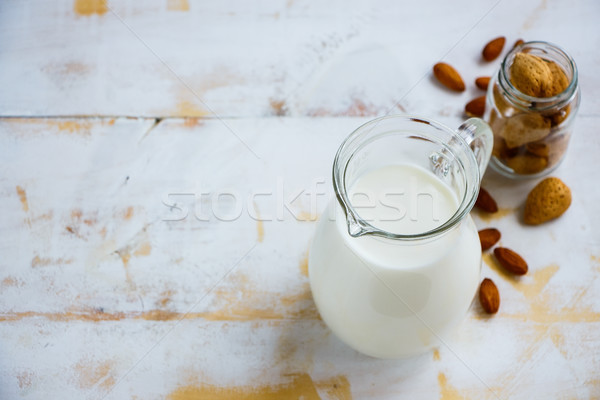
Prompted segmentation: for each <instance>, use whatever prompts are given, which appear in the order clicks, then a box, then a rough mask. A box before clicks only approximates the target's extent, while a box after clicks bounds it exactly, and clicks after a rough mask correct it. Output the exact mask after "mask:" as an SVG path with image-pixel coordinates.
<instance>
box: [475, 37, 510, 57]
mask: <svg viewBox="0 0 600 400" xmlns="http://www.w3.org/2000/svg"><path fill="white" fill-rule="evenodd" d="M504 43H506V38H505V37H504V36H500V37H497V38H496V39H493V40H492V41H490V42H489V43H488V44H486V45H485V47H484V48H483V51H482V52H481V55H482V56H483V59H484V60H485V61H493V60H495V59H496V58H498V56H499V55H500V53H502V49H503V48H504Z"/></svg>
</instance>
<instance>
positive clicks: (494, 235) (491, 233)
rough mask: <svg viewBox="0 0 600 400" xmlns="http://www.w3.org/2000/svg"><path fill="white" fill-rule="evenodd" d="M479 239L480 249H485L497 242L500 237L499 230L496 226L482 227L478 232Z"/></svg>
mask: <svg viewBox="0 0 600 400" xmlns="http://www.w3.org/2000/svg"><path fill="white" fill-rule="evenodd" d="M478 233H479V241H480V242H481V251H485V250H487V249H489V248H490V247H492V246H493V245H495V244H496V243H498V241H499V240H500V237H502V235H501V234H500V231H499V230H498V229H496V228H487V229H482V230H480V231H479V232H478Z"/></svg>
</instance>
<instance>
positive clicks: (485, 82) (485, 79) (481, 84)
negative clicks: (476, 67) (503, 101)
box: [475, 76, 490, 90]
mask: <svg viewBox="0 0 600 400" xmlns="http://www.w3.org/2000/svg"><path fill="white" fill-rule="evenodd" d="M489 84H490V77H489V76H480V77H479V78H477V79H475V86H477V87H478V88H479V89H481V90H487V88H488V86H489Z"/></svg>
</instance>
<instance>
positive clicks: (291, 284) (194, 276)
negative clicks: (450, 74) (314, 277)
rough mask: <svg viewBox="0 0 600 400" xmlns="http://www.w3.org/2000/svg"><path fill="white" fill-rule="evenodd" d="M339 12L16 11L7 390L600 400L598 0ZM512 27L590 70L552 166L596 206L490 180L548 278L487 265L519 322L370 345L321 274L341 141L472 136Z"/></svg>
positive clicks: (3, 242)
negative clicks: (400, 116)
mask: <svg viewBox="0 0 600 400" xmlns="http://www.w3.org/2000/svg"><path fill="white" fill-rule="evenodd" d="M323 3H324V2H317V1H307V0H287V1H277V0H268V1H267V0H265V1H260V2H242V1H238V2H212V3H207V2H200V1H195V0H156V1H155V0H151V1H144V2H139V1H133V0H131V1H120V2H118V1H111V2H109V3H108V4H105V3H104V2H103V1H102V0H65V1H53V2H50V1H41V0H40V1H17V0H12V1H4V2H2V3H1V4H0V88H1V89H0V116H1V117H2V118H1V119H0V154H1V159H2V162H1V164H0V171H1V173H0V206H1V209H2V210H3V211H2V213H1V214H0V215H1V217H0V218H1V223H0V399H20V398H23V399H40V398H61V399H164V398H166V399H173V400H183V399H187V400H189V399H234V398H235V399H258V398H265V399H275V398H277V399H282V398H285V399H287V398H290V399H299V398H303V399H316V398H322V399H351V398H352V399H391V398H394V399H396V398H410V399H421V398H422V399H431V398H441V399H454V398H476V399H480V398H489V399H508V398H510V399H514V398H518V399H533V398H536V399H537V398H541V399H546V398H561V399H562V398H565V399H567V398H568V399H571V398H577V399H587V398H600V297H599V296H598V293H600V206H599V204H600V203H599V202H600V185H599V183H600V179H599V178H598V176H597V173H596V166H597V160H598V155H599V154H600V135H599V134H598V125H599V124H600V112H599V110H600V74H598V65H600V52H598V50H597V49H598V48H599V47H600V28H598V25H597V19H598V16H600V3H598V2H597V1H595V0H573V1H571V2H561V1H558V0H544V1H541V2H523V1H517V0H500V1H487V0H486V1H480V2H469V1H466V0H460V1H453V2H445V1H435V2H429V4H428V5H420V3H419V2H394V1H374V2H358V1H352V2H333V3H329V4H323ZM499 35H505V36H507V39H508V44H507V47H508V46H510V45H512V43H513V42H514V41H515V40H516V39H518V38H524V39H526V40H534V39H541V40H547V41H550V42H554V43H557V44H559V45H560V46H562V47H563V48H565V49H566V50H567V51H569V52H570V53H571V55H572V56H573V57H574V58H575V60H576V61H577V63H578V67H579V72H580V84H581V88H582V92H583V101H582V105H581V109H580V113H579V116H578V119H577V122H576V128H575V129H576V131H575V135H574V137H573V140H572V142H571V145H570V149H569V153H568V156H567V158H566V160H565V162H564V163H563V164H562V165H561V166H560V168H559V169H558V170H557V171H556V172H555V173H554V175H555V176H559V177H561V178H562V179H563V180H564V181H565V182H566V183H567V184H568V185H569V186H570V187H571V189H572V191H573V204H572V205H571V208H570V209H569V210H568V211H567V213H566V214H565V215H564V216H563V217H561V218H560V219H558V220H556V221H554V222H551V223H548V224H545V225H541V226H538V227H529V226H525V225H522V224H521V223H520V218H521V216H520V213H521V211H522V205H523V202H524V199H525V197H526V194H527V192H528V191H529V190H530V189H531V188H532V187H533V186H534V185H535V184H536V183H537V181H535V180H534V181H523V182H518V183H515V182H511V181H507V180H505V179H503V178H501V177H499V176H497V175H495V174H493V173H491V172H489V173H488V174H487V175H486V177H485V179H484V186H485V187H486V188H487V189H488V190H489V191H490V192H491V193H492V194H493V195H494V196H495V197H496V198H497V201H498V203H499V204H500V207H501V211H500V212H499V213H498V214H497V215H496V216H494V217H493V218H489V217H485V216H482V215H479V214H477V213H476V212H474V213H473V214H474V218H475V221H476V224H477V225H478V227H479V228H483V227H488V226H493V227H496V228H498V229H500V230H501V232H502V234H503V237H502V241H501V244H502V245H504V246H507V247H511V248H513V249H515V250H517V251H518V252H519V253H521V254H522V255H523V256H524V257H525V258H526V259H527V261H528V263H529V266H530V272H529V273H528V274H527V275H526V276H523V277H522V278H520V279H514V278H512V277H510V276H507V275H505V274H503V273H502V272H501V270H500V269H499V268H498V266H497V265H496V264H495V262H494V260H493V258H492V257H491V256H489V255H486V256H485V257H484V261H485V262H484V265H483V269H482V278H483V277H491V278H492V279H493V280H494V281H495V282H496V283H497V285H498V287H499V290H500V293H501V297H502V303H501V308H500V311H499V313H498V314H497V315H495V316H493V317H491V318H489V317H486V316H484V314H482V311H481V309H480V306H479V305H478V303H477V302H474V304H473V307H472V309H471V310H470V312H469V315H468V316H467V318H466V320H465V321H464V323H463V324H462V325H461V326H460V328H459V329H458V331H457V332H456V334H455V335H454V336H453V337H452V338H451V340H449V341H448V343H447V345H444V346H441V347H440V348H438V349H436V350H435V351H434V352H433V353H429V354H425V355H423V356H420V357H416V358H411V359H407V360H400V361H393V360H378V359H373V358H369V357H366V356H363V355H361V354H358V353H356V352H355V351H353V350H351V349H350V348H348V347H347V346H346V345H344V344H343V343H341V342H340V341H339V340H338V339H336V338H335V337H334V336H333V335H332V333H331V332H330V331H329V330H328V328H327V327H326V326H325V325H324V323H323V322H322V321H321V319H320V318H319V315H318V312H317V310H316V308H315V305H314V303H313V301H312V298H311V293H310V288H309V285H308V277H307V266H306V255H307V250H308V246H309V243H310V239H311V236H312V233H313V231H314V228H315V222H314V220H315V219H316V215H317V214H318V213H320V212H321V211H322V210H323V208H324V207H325V205H326V203H327V201H328V199H329V197H330V196H331V192H332V189H331V180H330V175H331V165H332V160H333V156H334V154H335V151H336V149H337V147H338V146H339V144H340V142H341V141H342V140H343V138H344V137H345V136H347V135H348V134H349V133H350V132H351V131H352V130H353V129H354V128H356V127H357V126H359V125H360V124H361V123H363V122H365V121H367V120H369V119H372V118H374V117H375V116H380V115H385V114H387V113H403V112H406V113H412V114H418V115H423V116H427V117H430V118H434V119H437V120H439V121H441V122H443V123H446V124H448V125H450V126H456V125H458V124H459V123H460V121H461V120H462V119H463V117H464V116H463V115H462V110H463V106H464V104H465V103H466V102H467V101H468V100H470V99H471V98H473V97H475V96H478V95H480V94H481V93H480V92H478V89H476V88H475V87H474V84H473V81H474V79H475V78H476V77H477V76H483V75H490V74H492V73H493V71H494V70H495V69H496V68H497V66H498V63H497V62H495V63H490V64H487V63H483V62H481V61H480V51H481V48H482V47H483V45H484V44H485V43H486V42H487V41H488V40H490V39H492V38H494V37H496V36H499ZM439 60H445V61H447V62H450V63H451V64H453V65H454V66H455V67H456V68H457V69H459V70H460V71H461V73H462V75H463V77H464V78H465V80H466V81H467V86H468V90H467V91H466V92H465V93H462V94H454V93H450V92H448V91H446V90H444V89H443V88H441V87H440V86H439V85H438V84H437V83H436V82H435V81H434V80H433V78H432V76H431V72H430V71H431V67H432V65H433V64H434V63H435V62H437V61H439ZM316 193H321V194H319V195H316ZM311 194H312V195H314V196H312V197H311ZM234 195H235V199H237V200H234V197H233V196H234ZM296 196H297V197H296ZM313 198H314V199H316V202H315V203H312V204H311V199H313Z"/></svg>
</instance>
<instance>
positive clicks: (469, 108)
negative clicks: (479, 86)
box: [465, 96, 485, 117]
mask: <svg viewBox="0 0 600 400" xmlns="http://www.w3.org/2000/svg"><path fill="white" fill-rule="evenodd" d="M484 112H485V96H479V97H477V98H474V99H473V100H471V101H470V102H468V103H467V105H466V106H465V114H467V115H468V116H469V117H483V113H484Z"/></svg>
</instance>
